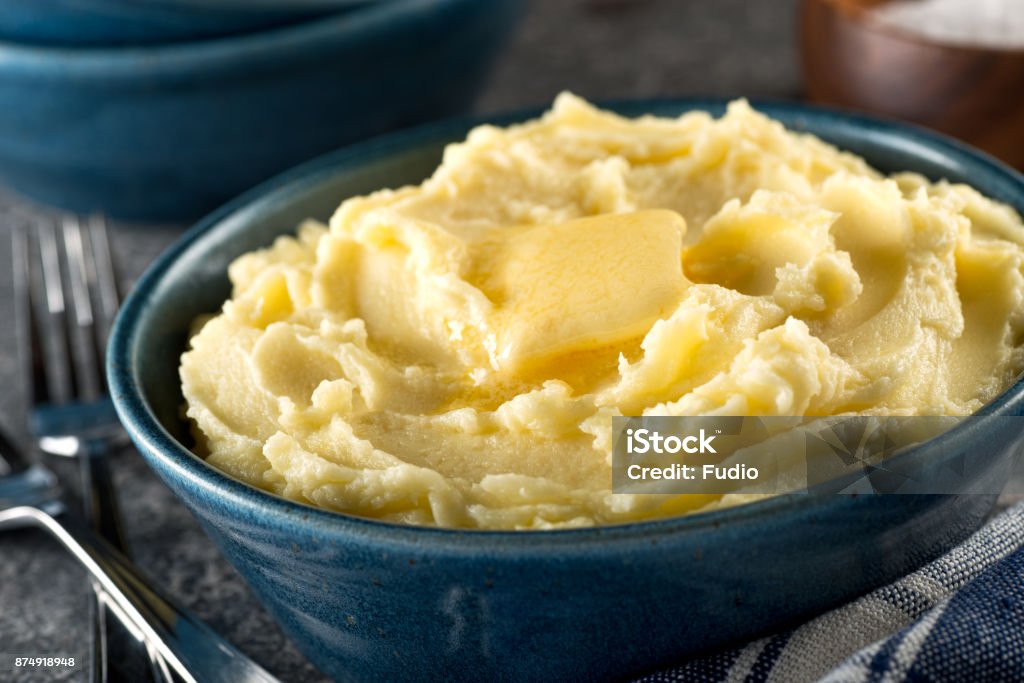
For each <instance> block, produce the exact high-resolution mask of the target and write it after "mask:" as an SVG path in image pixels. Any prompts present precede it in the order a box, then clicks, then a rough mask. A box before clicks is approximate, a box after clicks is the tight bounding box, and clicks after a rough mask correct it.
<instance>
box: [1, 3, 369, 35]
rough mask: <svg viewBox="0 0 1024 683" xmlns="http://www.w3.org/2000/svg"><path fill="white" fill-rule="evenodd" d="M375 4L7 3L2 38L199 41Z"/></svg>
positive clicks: (3, 12) (3, 7)
mask: <svg viewBox="0 0 1024 683" xmlns="http://www.w3.org/2000/svg"><path fill="white" fill-rule="evenodd" d="M369 1H372V0H306V1H305V2H303V0H295V2H294V3H290V2H288V0H278V1H276V2H274V1H272V0H254V2H252V3H248V2H242V1H239V0H210V1H209V2H204V1H203V0H3V2H0V40H4V41H11V42H15V43H24V44H30V45H50V46H66V47H68V46H84V45H92V46H100V45H143V44H147V43H168V42H177V41H186V40H198V39H202V38H211V37H214V36H225V35H230V34H233V33H244V32H248V31H255V30H259V29H265V28H270V27H273V26H279V25H282V24H289V23H296V22H299V21H303V20H306V19H310V18H312V17H314V16H317V15H318V14H326V13H329V12H331V11H338V10H339V9H345V8H347V7H352V6H354V5H357V4H362V3H366V2H369ZM378 1H380V2H386V1H387V0H378Z"/></svg>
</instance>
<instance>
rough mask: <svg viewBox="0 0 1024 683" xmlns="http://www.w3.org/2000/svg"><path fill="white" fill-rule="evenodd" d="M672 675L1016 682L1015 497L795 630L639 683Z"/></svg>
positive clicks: (1018, 552) (1021, 662)
mask: <svg viewBox="0 0 1024 683" xmlns="http://www.w3.org/2000/svg"><path fill="white" fill-rule="evenodd" d="M681 681H686V682H687V683H689V682H699V683H725V682H727V681H728V682H732V681H736V682H737V683H740V682H742V683H760V682H762V681H763V682H765V683H771V682H775V681H779V682H783V683H791V682H796V683H799V682H801V681H827V682H828V683H860V682H862V681H863V682H868V681H871V682H878V683H883V682H889V681H929V682H945V681H949V682H951V683H952V682H957V683H959V682H960V681H1024V503H1018V504H1016V505H1015V506H1014V507H1011V508H1009V509H1007V510H1006V511H1004V512H1003V513H1001V514H1000V515H999V516H997V517H994V518H993V519H992V520H990V521H989V522H988V524H986V525H985V526H984V527H983V528H982V529H981V530H980V531H978V532H977V533H975V534H974V535H973V536H971V537H970V538H969V539H968V540H967V541H965V542H964V543H963V544H961V545H959V546H957V547H956V548H954V549H953V550H951V551H950V552H948V553H947V554H946V555H943V556H942V557H940V558H939V559H937V560H935V561H934V562H932V563H930V564H928V565H925V566H924V567H922V568H921V569H919V570H918V571H916V572H914V573H912V574H910V575H908V576H905V577H903V578H902V579H900V580H899V581H896V582H895V583H892V584H890V585H888V586H885V587H883V588H879V589H878V590H876V591H874V592H873V593H869V594H868V595H865V596H864V597H862V598H860V599H858V600H856V601H854V602H852V603H850V604H848V605H845V606H843V607H840V608H839V609H836V610H834V611H832V612H828V613H826V614H823V615H822V616H820V617H818V618H816V619H814V620H812V621H810V622H808V623H806V624H804V625H803V626H800V627H798V628H796V629H793V630H790V631H786V632H783V633H778V634H776V635H774V636H770V637H768V638H762V639H761V640H757V641H754V642H752V643H749V644H748V645H746V646H744V647H741V648H738V649H735V650H729V651H726V652H721V653H718V654H715V655H709V656H707V657H704V658H702V659H696V660H693V661H690V662H688V663H686V664H684V665H682V666H679V667H677V668H674V669H669V670H666V671H662V672H659V673H656V674H652V675H650V676H647V677H645V678H643V679H641V683H679V682H681Z"/></svg>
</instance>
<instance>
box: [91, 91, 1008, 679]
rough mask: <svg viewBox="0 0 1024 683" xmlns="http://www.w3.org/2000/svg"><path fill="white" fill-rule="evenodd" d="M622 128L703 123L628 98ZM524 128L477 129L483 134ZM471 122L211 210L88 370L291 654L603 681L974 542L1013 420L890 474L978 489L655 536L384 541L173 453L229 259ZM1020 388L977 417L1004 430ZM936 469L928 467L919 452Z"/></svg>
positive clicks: (674, 524)
mask: <svg viewBox="0 0 1024 683" xmlns="http://www.w3.org/2000/svg"><path fill="white" fill-rule="evenodd" d="M612 108H614V109H617V110H618V111H621V112H623V113H626V114H630V115H636V114H640V113H654V114H661V115H676V114H679V113H681V112H683V111H686V110H690V109H705V110H709V111H711V112H713V113H715V114H720V113H721V112H722V111H723V103H722V102H717V101H715V102H709V101H691V100H684V101H672V102H638V103H629V104H622V105H619V106H614V105H613V107H612ZM759 108H760V109H761V110H762V111H764V112H766V113H767V114H769V115H771V116H773V117H775V118H777V119H779V120H781V121H782V122H784V123H785V124H786V125H787V126H789V127H790V128H793V129H797V130H804V131H810V132H812V133H815V134H817V135H819V136H821V137H823V138H825V139H827V140H829V141H831V142H833V143H835V144H837V145H839V146H841V147H843V148H845V149H849V150H851V151H853V152H856V153H858V154H861V155H863V156H865V157H866V158H867V159H868V160H869V161H871V162H872V163H873V164H874V165H876V167H878V168H880V169H881V170H885V171H894V170H899V169H910V170H916V171H919V172H921V173H924V174H925V175H928V176H930V177H932V178H938V177H946V178H949V179H951V180H961V181H969V182H971V183H972V184H973V185H974V186H976V187H977V188H979V189H980V190H982V191H983V192H985V193H987V194H989V195H990V196H993V197H995V198H998V199H1001V200H1003V201H1006V202H1009V203H1011V204H1013V205H1014V206H1015V207H1017V209H1018V210H1021V209H1024V178H1022V177H1021V176H1020V175H1018V174H1016V173H1015V172H1014V171H1012V170H1010V169H1008V168H1006V167H1005V166H1002V165H1001V164H999V163H998V162H995V161H993V160H991V159H989V158H987V157H985V156H984V155H981V154H979V153H977V152H975V151H972V150H970V149H968V148H966V147H964V146H962V145H960V144H959V143H956V142H954V141H951V140H948V139H945V138H942V137H939V136H936V135H934V134H931V133H928V132H925V131H922V130H918V129H913V128H909V127H906V126H902V125H897V124H892V123H885V122H881V121H876V120H873V119H868V118H862V117H857V116H851V115H847V114H841V113H837V112H832V111H828V110H822V109H816V108H811V107H806V106H798V105H780V104H765V105H760V106H759ZM523 118H525V115H518V116H512V117H506V118H504V119H499V120H494V119H491V122H496V123H500V124H505V123H509V122H511V121H514V120H521V119H523ZM473 123H475V122H473V121H454V122H446V123H443V124H439V125H433V126H427V127H423V128H420V129H416V130H413V131H408V132H404V133H400V134H396V135H391V136H386V137H382V138H379V139H377V140H374V141H371V142H367V143H364V144H360V145H357V146H354V147H350V148H348V149H345V150H342V151H340V152H337V153H334V154H331V155H328V156H326V157H323V158H321V159H319V160H317V161H315V162H313V163H310V164H308V165H305V166H303V167H301V168H299V169H297V170H295V171H293V172H291V173H288V174H286V175H284V176H282V177H280V178H278V179H276V180H274V181H272V182H270V183H268V184H265V185H264V186H263V187H261V188H258V189H257V190H254V191H253V192H251V193H249V194H247V195H246V196H244V197H242V198H240V199H238V200H236V201H235V202H233V203H231V204H230V205H228V206H226V207H224V208H222V209H221V210H219V211H217V212H216V213H215V214H213V215H212V216H210V217H208V218H207V219H205V220H204V221H202V222H201V223H200V224H199V225H198V226H197V227H195V228H194V229H193V230H192V231H190V232H189V233H188V234H187V235H186V236H185V237H184V238H183V239H182V240H181V241H180V242H179V243H178V244H177V245H175V246H174V247H172V248H171V249H170V250H169V251H168V252H167V253H166V254H164V255H163V256H162V257H161V258H160V259H159V260H158V261H157V262H156V263H155V264H154V265H153V266H152V267H151V268H150V270H149V271H148V272H147V273H146V275H145V276H144V277H143V278H142V279H141V281H140V282H139V284H138V285H137V286H136V288H135V290H134V291H133V292H132V294H131V296H130V297H129V298H128V300H127V301H126V303H125V305H124V308H123V309H122V312H121V315H120V317H119V318H118V321H117V324H116V329H115V331H114V334H113V338H112V343H111V346H110V349H109V355H108V373H109V378H110V384H111V389H112V393H113V398H114V401H115V403H116V406H117V409H118V412H119V413H120V416H121V418H122V420H123V421H124V423H125V425H126V427H127V429H128V431H129V433H130V434H131V436H132V438H133V439H134V441H135V443H136V445H137V446H138V449H139V451H140V452H141V453H142V455H143V457H145V459H146V460H147V461H148V462H149V464H150V466H151V467H152V468H153V469H154V470H155V471H156V472H157V474H158V475H159V476H160V477H161V478H162V479H163V480H164V481H165V482H166V483H167V485H168V486H169V487H170V488H171V489H172V490H173V491H174V492H175V493H176V494H177V495H178V496H179V497H180V498H181V499H182V500H183V501H184V502H185V504H186V505H187V506H188V507H189V509H191V510H192V512H193V513H194V514H195V516H196V517H197V519H199V521H200V522H201V524H202V525H203V526H204V527H205V529H206V531H207V532H208V533H209V535H210V536H211V538H213V540H214V541H215V542H216V543H217V544H218V545H219V547H220V548H221V549H222V550H223V552H224V554H225V555H226V556H227V558H228V559H229V560H230V561H231V562H232V563H233V564H234V566H235V567H237V569H238V571H239V572H240V573H241V574H242V576H243V577H245V579H246V580H247V581H248V582H249V583H250V585H251V586H252V588H253V590H254V591H255V593H256V594H257V596H258V597H259V599H260V600H261V601H262V602H263V604H265V605H266V607H267V608H268V609H269V610H270V612H271V613H272V614H273V615H274V616H275V617H276V618H277V619H278V620H279V621H280V623H281V624H282V626H283V627H284V629H285V631H286V632H287V633H288V634H289V635H290V637H291V638H292V639H293V640H294V641H295V643H296V645H297V646H298V647H299V648H300V649H301V650H302V652H304V653H305V654H306V656H307V657H309V659H310V660H311V661H312V662H313V663H314V664H315V665H316V666H317V667H319V668H320V669H321V670H322V671H323V672H324V673H326V674H328V675H329V676H331V677H333V678H335V679H337V680H341V681H350V680H351V681H381V680H425V681H426V680H456V681H480V680H517V681H518V680H559V681H563V680H564V681H574V680H579V681H593V680H602V679H621V678H623V677H627V676H631V675H635V674H639V673H643V672H645V671H649V670H652V669H656V668H658V667H662V666H666V665H669V664H671V663H672V662H674V661H677V660H679V659H680V658H683V657H686V656H688V655H692V654H694V653H697V652H701V651H706V650H708V649H710V648H714V647H719V646H724V645H727V644H730V643H735V642H738V641H742V640H744V639H748V638H751V637H754V636H757V635H760V634H764V633H766V632H768V631H770V630H772V629H776V628H780V627H783V626H785V625H787V624H792V623H795V622H798V621H800V620H803V619H806V618H808V617H809V616H812V615H814V614H817V613H820V612H821V611H823V610H826V609H828V608H831V607H834V606H836V605H838V604H840V603H842V602H844V601H847V600H849V599H851V598H852V597H854V596H857V595H860V594H862V593H864V592H866V591H868V590H870V589H872V588H874V587H876V586H879V585H881V584H883V583H885V582H888V581H891V580H892V579H894V578H895V577H897V576H900V575H902V574H904V573H905V572H907V571H909V570H911V569H912V568H915V567H917V566H919V565H921V564H923V563H924V562H926V561H928V560H930V559H932V558H934V557H936V556H937V555H939V554H940V553H942V552H943V551H944V550H946V549H948V548H949V547H951V546H952V545H953V544H955V543H958V542H959V541H961V540H963V539H964V538H965V537H966V536H967V535H969V534H970V533H971V532H972V531H974V530H975V529H977V528H978V527H979V525H980V524H981V523H982V521H983V520H984V518H985V517H986V515H987V514H988V513H989V511H990V509H991V507H992V504H993V503H994V500H995V496H994V495H993V494H991V492H992V491H994V490H998V482H999V481H1000V480H1001V478H1002V477H1005V476H1006V467H1007V464H1008V463H1009V461H1010V460H1011V459H1012V456H1013V454H1014V453H1015V452H1016V450H1017V447H1018V445H1019V441H1020V437H1021V434H1020V432H1019V430H1018V429H1017V428H1016V427H1013V426H1012V425H1014V424H1016V423H1017V421H1016V420H1009V421H1008V420H992V421H991V422H990V423H989V422H986V418H981V419H980V420H975V421H971V422H970V423H965V425H963V426H962V427H963V428H960V427H958V428H955V429H954V430H952V431H950V432H948V433H947V434H946V435H944V436H942V437H939V438H940V439H942V440H943V441H944V443H943V448H942V449H936V448H934V447H933V446H932V445H931V444H933V442H928V444H925V445H923V446H922V447H919V448H917V449H915V450H912V451H910V452H909V453H908V454H907V456H906V457H909V458H917V459H919V460H921V461H922V462H928V461H929V459H942V458H944V457H947V456H952V455H957V454H959V455H965V454H966V455H969V456H971V457H972V458H973V463H974V466H973V467H972V469H971V470H970V474H969V475H968V479H969V483H970V484H971V485H974V486H977V487H978V488H977V490H982V491H989V492H990V493H989V494H975V495H891V496H814V495H788V496H780V497H777V498H772V499H768V500H764V501H762V502H758V503H754V504H750V505H746V506H742V507H736V508H732V509H727V510H721V511H714V512H708V513H702V514H694V515H691V516H687V517H678V518H672V519H664V520H659V521H652V522H644V523H637V524H628V525H621V526H611V527H604V528H592V529H576V530H564V531H547V532H499V531H459V530H450V529H437V528H425V527H411V526H400V525H394V524H387V523H382V522H378V521H372V520H367V519H361V518H357V517H352V516H347V515H342V514H336V513H332V512H327V511H324V510H319V509H314V508H311V507H307V506H304V505H301V504H297V503H294V502H291V501H288V500H284V499H281V498H278V497H276V496H273V495H270V494H268V493H265V492H263V491H259V490H257V489H255V488H252V487H250V486H248V485H246V484H243V483H240V482H238V481H235V480H233V479H231V478H229V477H227V476H226V475H224V474H222V473H221V472H219V471H218V470H215V469H214V468H212V467H210V466H208V465H206V464H205V463H204V462H203V461H202V460H201V459H200V458H198V457H197V456H195V455H193V454H192V453H191V452H190V451H189V450H188V448H187V445H188V443H189V437H188V431H187V427H186V426H185V425H183V424H182V422H181V419H180V408H181V405H182V404H183V399H182V397H181V393H180V388H179V381H178V374H177V367H178V359H179V356H180V354H181V352H182V350H183V349H184V348H185V344H186V334H187V330H188V327H189V325H190V323H191V321H192V320H193V318H195V317H196V316H197V315H199V314H201V313H208V312H211V311H216V310H218V308H219V307H220V305H221V304H222V302H223V301H224V299H225V298H226V297H227V296H228V294H229V283H228V280H227V276H226V272H225V270H226V266H227V264H228V262H229V261H230V260H231V259H233V258H234V257H236V256H238V255H240V254H242V253H244V252H246V251H249V250H251V249H254V248H257V247H262V246H265V245H267V244H269V243H270V242H271V241H272V240H273V239H274V238H275V237H276V236H278V235H280V234H282V233H290V232H292V231H293V230H294V228H295V226H296V225H297V223H298V222H299V221H301V220H302V219H303V218H306V217H309V216H313V217H318V218H321V219H326V218H327V217H328V216H329V215H330V213H331V212H332V210H333V209H334V208H335V206H336V205H337V204H338V203H339V202H340V200H341V199H343V198H345V197H348V196H352V195H356V194H361V193H365V192H368V191H371V190H375V189H378V188H380V187H384V186H398V185H401V184H404V183H413V182H417V181H419V180H421V179H422V178H424V177H425V176H427V175H428V174H429V173H430V172H431V171H432V170H433V168H434V167H435V166H436V165H437V163H438V162H439V161H440V157H441V153H442V150H443V147H444V145H445V143H447V142H450V141H454V140H457V139H461V137H462V136H463V135H464V134H465V132H466V131H467V130H468V129H469V128H470V127H471V125H472V124H473ZM1022 411H1024V384H1022V383H1020V382H1018V383H1016V384H1015V385H1014V386H1013V387H1011V388H1010V389H1009V390H1008V391H1006V392H1005V393H1004V394H1002V395H1001V396H1000V397H999V398H997V399H996V400H995V401H993V402H992V403H991V404H989V405H988V406H987V407H986V408H985V410H984V411H983V413H984V414H985V415H993V416H1002V415H1020V414H1021V413H1022ZM940 453H944V454H946V455H940Z"/></svg>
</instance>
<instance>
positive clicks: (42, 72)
mask: <svg viewBox="0 0 1024 683" xmlns="http://www.w3.org/2000/svg"><path fill="white" fill-rule="evenodd" d="M505 1H506V2H508V0H505ZM459 5H465V6H467V7H471V6H473V5H475V0H375V1H374V2H370V3H369V4H367V5H365V6H360V7H357V8H353V10H352V11H350V12H334V13H329V14H325V15H320V16H314V17H312V18H309V19H307V20H304V21H299V22H297V23H294V24H286V25H281V26H277V27H273V28H268V29H263V30H256V31H248V32H244V33H234V34H229V35H225V36H219V37H211V38H204V39H199V40H185V41H177V42H170V43H155V44H143V45H130V46H105V45H104V46H95V45H80V46H46V45H33V44H28V43H16V42H11V41H0V72H3V73H4V75H5V77H11V76H22V77H24V78H38V77H40V76H47V77H51V78H58V79H62V80H68V81H73V80H77V79H83V78H98V79H104V80H106V79H110V78H114V77H125V78H131V79H133V80H140V79H143V78H145V77H147V76H148V77H153V76H160V75H165V76H181V75H183V74H185V73H188V72H190V71H202V72H207V71H210V70H211V69H217V68H224V67H232V66H234V67H244V68H246V69H253V68H256V67H259V66H262V65H274V66H280V65H281V64H282V63H286V62H287V60H288V59H289V58H295V57H296V56H302V55H306V54H307V53H308V52H309V51H311V50H316V49H317V48H318V46H321V45H325V46H333V47H338V46H345V45H347V44H349V43H359V42H365V41H370V40H375V39H376V36H377V35H378V34H380V33H391V32H394V31H398V30H401V28H404V27H407V26H409V25H410V24H411V25H412V26H413V27H415V26H416V25H418V24H420V23H421V22H422V21H423V19H424V17H427V18H434V19H436V20H443V19H444V15H445V13H446V12H448V11H451V9H452V8H454V7H458V6H459Z"/></svg>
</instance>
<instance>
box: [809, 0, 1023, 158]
mask: <svg viewBox="0 0 1024 683" xmlns="http://www.w3.org/2000/svg"><path fill="white" fill-rule="evenodd" d="M886 1H887V0H803V4H802V7H801V12H800V34H801V50H802V59H803V70H804V76H805V81H806V87H807V97H808V98H809V99H810V100H811V101H812V102H817V103H821V104H830V105H835V106H839V107H846V108H852V109H860V110H864V111H868V112H872V113H875V114H882V115H886V116H893V117H897V118H901V119H906V120H908V121H913V122H915V123H919V124H921V125H924V126H927V127H929V128H933V129H935V130H939V131H942V132H944V133H948V134H950V135H953V136H954V137H957V138H960V139H962V140H964V141H966V142H968V143H970V144H972V145H975V146H977V147H980V148H981V149H983V150H985V151H987V152H989V153H991V154H993V155H995V156H997V157H999V158H1001V159H1003V160H1004V161H1006V162H1008V163H1009V164H1011V165H1013V166H1015V167H1017V168H1021V169H1024V49H1019V50H1007V49H1000V48H990V47H986V46H980V45H979V46H965V45H959V44H957V45H953V44H944V43H938V42H935V41H933V40H931V39H929V38H927V37H924V36H920V35H917V34H914V33H912V32H909V31H904V30H901V29H899V28H896V27H893V26H890V25H888V24H886V23H883V22H882V21H881V20H879V19H878V18H877V17H875V16H873V13H872V8H874V7H876V6H878V5H880V4H883V3H884V2H886Z"/></svg>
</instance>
